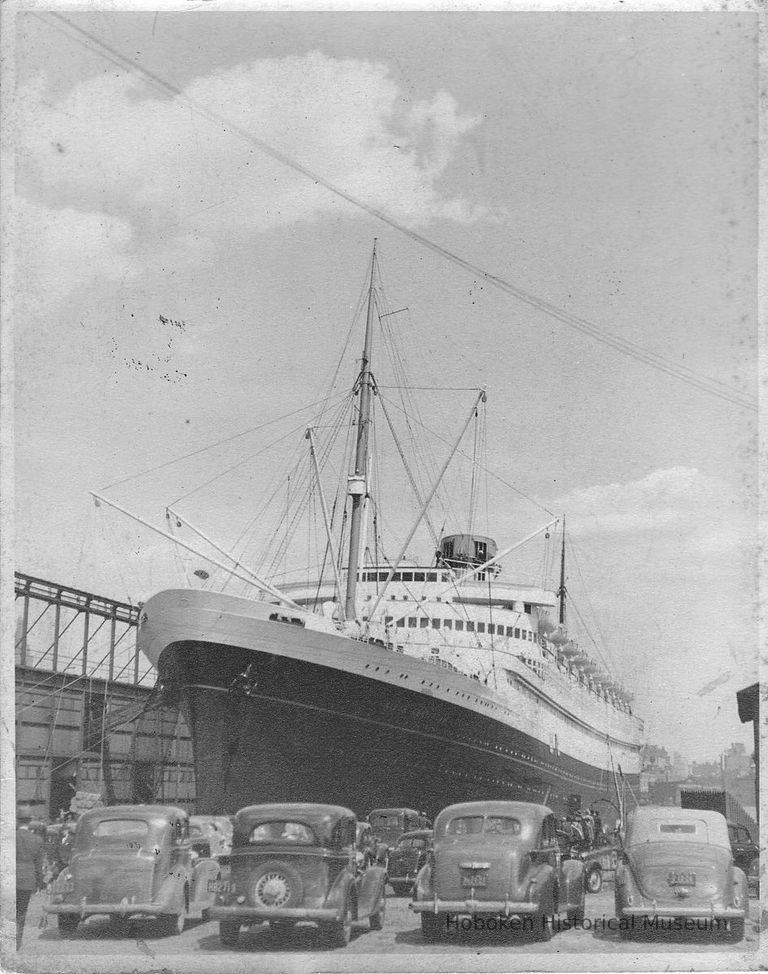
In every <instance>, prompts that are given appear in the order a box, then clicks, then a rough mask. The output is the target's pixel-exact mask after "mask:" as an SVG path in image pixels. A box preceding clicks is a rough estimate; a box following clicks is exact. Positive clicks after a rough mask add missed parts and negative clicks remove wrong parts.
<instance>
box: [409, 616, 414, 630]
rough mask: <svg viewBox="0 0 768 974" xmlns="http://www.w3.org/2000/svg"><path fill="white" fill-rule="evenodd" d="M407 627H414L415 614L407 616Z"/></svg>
mask: <svg viewBox="0 0 768 974" xmlns="http://www.w3.org/2000/svg"><path fill="white" fill-rule="evenodd" d="M408 628H409V629H415V628H416V616H408Z"/></svg>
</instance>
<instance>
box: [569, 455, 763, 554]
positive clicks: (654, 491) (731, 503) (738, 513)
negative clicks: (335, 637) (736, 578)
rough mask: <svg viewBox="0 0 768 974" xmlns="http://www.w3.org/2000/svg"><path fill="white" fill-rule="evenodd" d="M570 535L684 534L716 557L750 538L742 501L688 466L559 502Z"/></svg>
mask: <svg viewBox="0 0 768 974" xmlns="http://www.w3.org/2000/svg"><path fill="white" fill-rule="evenodd" d="M555 509H557V510H563V511H566V512H567V517H568V530H569V532H571V533H573V534H574V535H582V536H587V535H618V534H625V535H631V534H637V533H639V532H642V533H645V532H660V531H661V532H665V531H666V532H673V533H681V532H685V533H687V534H688V536H689V537H691V538H693V539H694V540H695V542H696V544H697V546H698V547H699V548H702V549H705V550H707V551H709V552H710V553H715V552H717V551H719V550H722V549H723V548H732V547H733V546H735V545H743V544H745V543H746V544H749V543H750V542H751V539H752V538H754V525H753V523H752V521H753V520H754V516H755V515H754V513H753V514H752V517H751V518H750V512H749V510H748V509H747V505H746V502H745V498H744V497H742V496H736V495H734V493H733V490H732V488H730V487H729V486H728V484H727V483H726V482H725V481H721V480H719V479H717V478H715V477H711V476H706V475H705V474H702V473H701V472H700V471H699V470H697V469H695V468H691V467H682V466H680V467H671V468H667V469H663V470H654V471H652V472H651V473H649V474H648V475H647V476H646V477H643V478H642V479H641V480H635V481H631V482H629V483H625V484H620V483H615V484H600V485H597V486H594V487H588V488H584V489H581V490H575V491H572V492H571V493H569V494H567V495H565V496H564V497H561V498H559V499H558V500H557V501H556V502H555Z"/></svg>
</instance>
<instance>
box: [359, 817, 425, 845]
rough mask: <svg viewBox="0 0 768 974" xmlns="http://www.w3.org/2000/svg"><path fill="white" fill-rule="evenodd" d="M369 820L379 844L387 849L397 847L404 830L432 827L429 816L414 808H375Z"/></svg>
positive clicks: (410, 830)
mask: <svg viewBox="0 0 768 974" xmlns="http://www.w3.org/2000/svg"><path fill="white" fill-rule="evenodd" d="M368 821H369V822H370V823H371V828H372V829H373V834H374V835H375V836H376V839H377V841H378V843H379V846H380V847H384V848H386V849H387V850H389V849H393V848H394V847H395V845H396V844H397V840H398V839H399V838H400V836H401V835H402V834H403V833H404V832H412V831H413V830H414V829H429V828H431V827H432V823H431V822H430V820H429V819H428V818H427V816H426V815H425V814H424V813H423V812H417V811H415V809H413V808H374V810H373V811H372V812H370V813H369V814H368Z"/></svg>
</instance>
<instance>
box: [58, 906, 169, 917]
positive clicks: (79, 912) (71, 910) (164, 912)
mask: <svg viewBox="0 0 768 974" xmlns="http://www.w3.org/2000/svg"><path fill="white" fill-rule="evenodd" d="M43 909H44V910H45V912H46V913H63V914H69V915H70V916H81V917H87V916H94V915H96V914H105V913H110V914H115V915H116V916H126V917H128V916H135V914H137V913H141V914H144V915H145V916H170V915H171V914H174V913H175V912H177V908H176V907H174V906H173V905H172V904H171V903H49V904H47V905H46V906H45V907H43Z"/></svg>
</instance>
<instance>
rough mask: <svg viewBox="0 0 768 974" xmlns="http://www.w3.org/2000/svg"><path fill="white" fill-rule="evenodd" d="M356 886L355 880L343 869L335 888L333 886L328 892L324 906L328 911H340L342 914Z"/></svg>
mask: <svg viewBox="0 0 768 974" xmlns="http://www.w3.org/2000/svg"><path fill="white" fill-rule="evenodd" d="M354 884H355V880H354V878H353V876H352V875H351V874H350V872H349V871H348V870H346V869H342V871H341V872H340V873H339V875H338V876H337V877H336V880H335V882H334V884H333V886H331V888H330V889H329V890H328V895H327V896H326V897H325V903H324V906H325V907H326V908H327V909H331V910H339V912H341V910H342V909H343V908H344V904H345V902H346V901H347V897H348V896H349V894H350V891H351V888H352V887H353V886H354Z"/></svg>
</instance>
